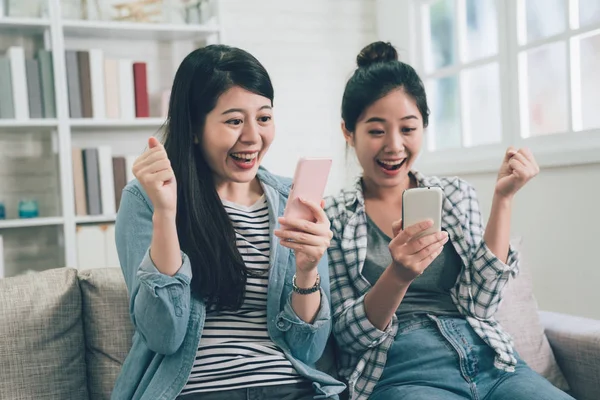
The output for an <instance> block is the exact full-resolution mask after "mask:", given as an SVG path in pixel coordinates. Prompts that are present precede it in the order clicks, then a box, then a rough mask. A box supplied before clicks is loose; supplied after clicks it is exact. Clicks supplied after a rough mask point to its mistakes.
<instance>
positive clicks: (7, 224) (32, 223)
mask: <svg viewBox="0 0 600 400" xmlns="http://www.w3.org/2000/svg"><path fill="white" fill-rule="evenodd" d="M63 223H64V218H63V217H46V218H23V219H6V220H0V229H8V228H31V227H36V226H51V225H62V224H63Z"/></svg>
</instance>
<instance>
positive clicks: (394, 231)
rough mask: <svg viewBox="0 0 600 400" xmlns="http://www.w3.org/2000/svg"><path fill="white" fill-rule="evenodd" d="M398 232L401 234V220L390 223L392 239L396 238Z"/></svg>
mask: <svg viewBox="0 0 600 400" xmlns="http://www.w3.org/2000/svg"><path fill="white" fill-rule="evenodd" d="M400 232H402V219H399V220H398V221H396V222H392V234H393V235H394V237H396V236H398V235H399V234H400Z"/></svg>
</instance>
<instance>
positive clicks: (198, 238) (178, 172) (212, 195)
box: [164, 45, 274, 310]
mask: <svg viewBox="0 0 600 400" xmlns="http://www.w3.org/2000/svg"><path fill="white" fill-rule="evenodd" d="M233 86H239V87H242V88H244V89H246V90H248V91H250V92H253V93H256V94H258V95H261V96H264V97H267V98H268V99H270V100H271V105H272V104H273V95H274V94H273V85H272V84H271V79H270V78H269V74H268V73H267V71H266V70H265V68H264V67H263V66H262V64H261V63H260V62H259V61H258V60H257V59H256V58H255V57H254V56H252V55H251V54H249V53H247V52H246V51H244V50H241V49H238V48H234V47H229V46H224V45H210V46H207V47H204V48H200V49H197V50H194V51H193V52H191V53H190V54H189V55H188V56H187V57H186V58H185V59H184V60H183V61H182V63H181V65H180V66H179V68H178V70H177V73H176V74H175V79H174V81H173V88H172V90H171V98H170V101H169V114H168V120H167V123H166V126H165V142H164V145H165V149H166V151H167V155H168V156H169V160H170V161H171V166H172V168H173V171H174V173H175V178H176V179H177V232H178V235H179V245H180V247H181V250H182V251H183V252H185V253H186V254H187V255H188V257H189V258H190V261H191V265H192V274H193V277H192V283H191V287H192V293H193V294H194V295H195V296H198V298H200V299H201V300H203V301H204V302H205V304H206V306H207V307H214V308H216V309H219V310H223V309H230V310H235V309H239V308H240V307H241V305H242V302H243V299H244V294H245V286H246V279H247V277H248V275H249V271H248V269H247V268H246V265H245V264H244V262H243V260H242V257H241V255H240V253H239V251H238V249H237V247H236V238H235V231H234V229H233V225H232V223H231V221H230V219H229V217H228V215H227V213H226V211H225V209H224V207H223V204H222V203H221V200H220V198H219V195H218V194H217V190H216V186H215V181H214V178H213V173H212V171H211V169H210V167H209V165H208V163H207V161H206V159H205V157H204V152H203V149H202V140H201V138H202V135H203V130H204V124H205V121H206V115H207V114H208V113H209V112H210V111H211V110H212V109H213V108H214V107H215V105H216V103H217V100H218V98H219V96H220V95H221V94H223V93H224V92H225V91H227V90H228V89H230V88H231V87H233ZM195 138H197V140H196V141H195Z"/></svg>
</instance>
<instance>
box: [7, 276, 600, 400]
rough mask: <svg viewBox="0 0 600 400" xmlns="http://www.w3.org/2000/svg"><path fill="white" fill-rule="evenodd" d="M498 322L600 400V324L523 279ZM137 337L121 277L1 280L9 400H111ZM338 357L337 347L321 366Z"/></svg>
mask: <svg viewBox="0 0 600 400" xmlns="http://www.w3.org/2000/svg"><path fill="white" fill-rule="evenodd" d="M498 318H499V319H500V321H501V322H502V323H503V325H504V326H505V327H506V329H507V330H508V331H509V332H510V333H511V334H512V335H513V337H514V339H515V346H516V348H517V350H518V351H519V353H520V355H521V356H522V357H523V358H524V359H525V360H526V361H527V362H528V363H530V365H531V366H532V368H534V369H536V371H538V372H540V373H541V374H542V375H544V376H546V377H547V378H548V379H549V380H550V381H551V382H552V383H553V384H555V385H556V386H558V387H560V388H561V389H563V390H568V391H569V392H570V393H571V394H572V395H573V396H574V397H575V398H576V399H580V400H597V399H600V321H595V320H591V319H586V318H579V317H574V316H568V315H561V314H557V313H550V312H538V311H537V305H536V304H535V299H534V298H533V294H532V288H531V276H530V275H528V274H527V273H523V272H522V273H521V275H520V276H519V278H517V279H516V281H515V282H511V285H510V286H509V288H508V289H507V291H506V297H505V301H504V302H503V304H502V306H501V308H500V311H499V314H498ZM132 334H133V327H132V324H131V321H130V318H129V313H128V300H127V289H126V286H125V282H124V280H123V276H122V274H121V271H120V269H118V268H104V269H90V270H75V269H70V268H57V269H51V270H47V271H44V272H39V273H35V274H31V275H23V276H18V277H13V278H5V279H0V399H1V400H30V399H31V400H33V399H35V400H40V399H75V400H86V399H93V400H103V399H109V398H110V393H111V390H112V387H113V385H114V382H115V379H116V378H117V376H118V374H119V369H120V366H121V365H122V363H123V360H124V359H125V357H126V355H127V352H128V349H129V347H130V344H131V337H132ZM334 357H335V349H333V347H329V348H328V351H327V353H326V355H325V356H324V357H323V359H322V360H321V361H320V362H319V366H320V367H321V368H322V369H325V370H327V369H329V368H332V367H333V366H334V363H335V361H334V359H333V358H334Z"/></svg>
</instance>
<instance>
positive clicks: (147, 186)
mask: <svg viewBox="0 0 600 400" xmlns="http://www.w3.org/2000/svg"><path fill="white" fill-rule="evenodd" d="M133 174H134V175H135V177H136V178H137V180H138V181H139V182H140V184H141V185H142V187H143V188H144V190H145V191H146V193H147V194H148V197H150V201H152V204H153V205H154V212H157V211H158V212H164V213H167V214H172V215H175V214H176V213H177V182H176V181H175V173H174V172H173V169H172V168H171V162H170V161H169V157H167V152H166V150H165V147H164V146H163V145H162V144H160V142H159V141H158V140H157V139H156V138H155V137H151V138H150V139H148V150H147V151H146V152H144V154H142V155H141V156H140V157H138V159H137V160H135V163H134V164H133Z"/></svg>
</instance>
